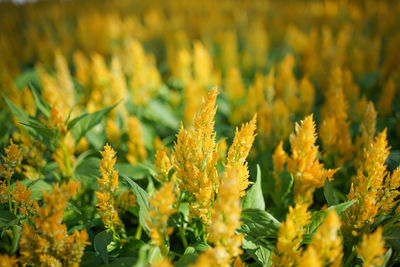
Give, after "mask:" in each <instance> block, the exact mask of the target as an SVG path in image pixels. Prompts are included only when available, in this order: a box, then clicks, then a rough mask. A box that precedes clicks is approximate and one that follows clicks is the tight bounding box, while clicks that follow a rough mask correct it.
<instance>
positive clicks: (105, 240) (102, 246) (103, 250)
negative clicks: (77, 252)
mask: <svg viewBox="0 0 400 267" xmlns="http://www.w3.org/2000/svg"><path fill="white" fill-rule="evenodd" d="M112 239H113V232H112V231H111V230H104V231H102V232H100V233H98V234H97V235H96V236H95V237H94V249H95V250H96V252H98V253H99V254H100V256H101V258H102V259H103V261H104V262H105V263H108V251H107V246H108V245H109V244H110V243H111V241H112Z"/></svg>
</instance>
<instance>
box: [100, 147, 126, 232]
mask: <svg viewBox="0 0 400 267" xmlns="http://www.w3.org/2000/svg"><path fill="white" fill-rule="evenodd" d="M100 154H101V156H102V159H101V161H100V172H101V176H102V177H101V178H97V181H98V187H97V192H96V196H97V209H98V211H99V212H100V215H101V218H102V220H103V223H104V226H105V227H106V228H109V229H111V230H113V231H115V230H116V229H117V228H119V227H121V224H122V222H121V220H120V218H119V217H118V212H117V209H116V207H115V198H116V196H117V193H118V191H119V189H118V171H117V170H115V169H114V165H115V162H116V160H117V158H116V157H115V155H116V152H115V151H114V150H113V149H112V148H111V146H109V145H106V146H104V151H101V152H100Z"/></svg>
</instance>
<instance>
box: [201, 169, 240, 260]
mask: <svg viewBox="0 0 400 267" xmlns="http://www.w3.org/2000/svg"><path fill="white" fill-rule="evenodd" d="M239 175H240V172H239V171H238V170H237V169H235V167H231V168H228V169H227V170H226V171H225V173H224V174H223V175H222V178H221V184H220V186H219V188H218V197H217V200H216V202H215V203H214V207H213V209H212V210H211V225H210V226H208V228H207V232H208V233H209V236H208V241H209V242H212V243H213V244H214V245H216V246H223V247H225V250H226V252H227V253H228V254H229V256H230V258H231V259H232V261H233V259H234V258H235V257H237V256H238V255H240V254H241V253H242V250H241V249H240V247H241V244H242V238H243V235H237V234H236V233H235V231H236V230H237V229H238V228H239V227H240V225H241V221H240V212H241V209H240V197H241V192H240V191H239V190H238V188H239V186H240V183H241V181H242V179H241V177H239Z"/></svg>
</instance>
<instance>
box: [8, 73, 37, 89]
mask: <svg viewBox="0 0 400 267" xmlns="http://www.w3.org/2000/svg"><path fill="white" fill-rule="evenodd" d="M38 81H39V72H38V71H37V70H36V69H31V70H28V71H25V72H24V73H22V74H21V75H19V76H18V77H17V78H16V79H15V80H14V84H15V86H16V87H17V88H18V89H19V90H22V89H23V88H24V87H25V86H26V85H28V84H30V83H39V82H38Z"/></svg>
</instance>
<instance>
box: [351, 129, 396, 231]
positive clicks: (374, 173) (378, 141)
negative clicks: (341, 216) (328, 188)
mask: <svg viewBox="0 0 400 267" xmlns="http://www.w3.org/2000/svg"><path fill="white" fill-rule="evenodd" d="M389 150H390V147H389V146H388V143H387V139H386V130H384V131H383V132H381V133H379V134H378V135H377V136H376V137H375V141H374V142H372V143H371V144H369V145H368V147H367V148H366V149H365V150H364V158H365V161H364V162H363V164H362V166H361V167H360V168H359V169H358V171H357V175H356V176H355V177H354V178H353V180H352V185H351V188H350V192H349V194H348V195H347V199H348V200H358V201H357V202H356V203H355V204H354V205H353V206H351V207H350V208H349V209H348V210H347V211H346V220H347V221H346V223H345V224H344V232H345V233H347V234H349V233H350V232H352V234H353V235H358V232H357V231H355V230H361V229H362V228H363V227H364V226H366V225H371V224H372V223H374V222H375V221H376V220H377V219H378V218H380V217H381V216H383V215H384V214H387V213H390V212H391V211H392V208H393V207H394V206H395V205H396V203H397V202H398V201H397V200H395V198H396V196H397V195H398V194H399V193H398V192H397V190H396V189H395V188H397V186H398V184H399V183H400V182H399V174H398V172H399V171H398V170H395V171H394V172H393V174H392V175H390V174H388V171H387V169H386V168H387V167H386V165H385V162H386V159H387V157H388V156H389V153H390V151H389Z"/></svg>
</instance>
